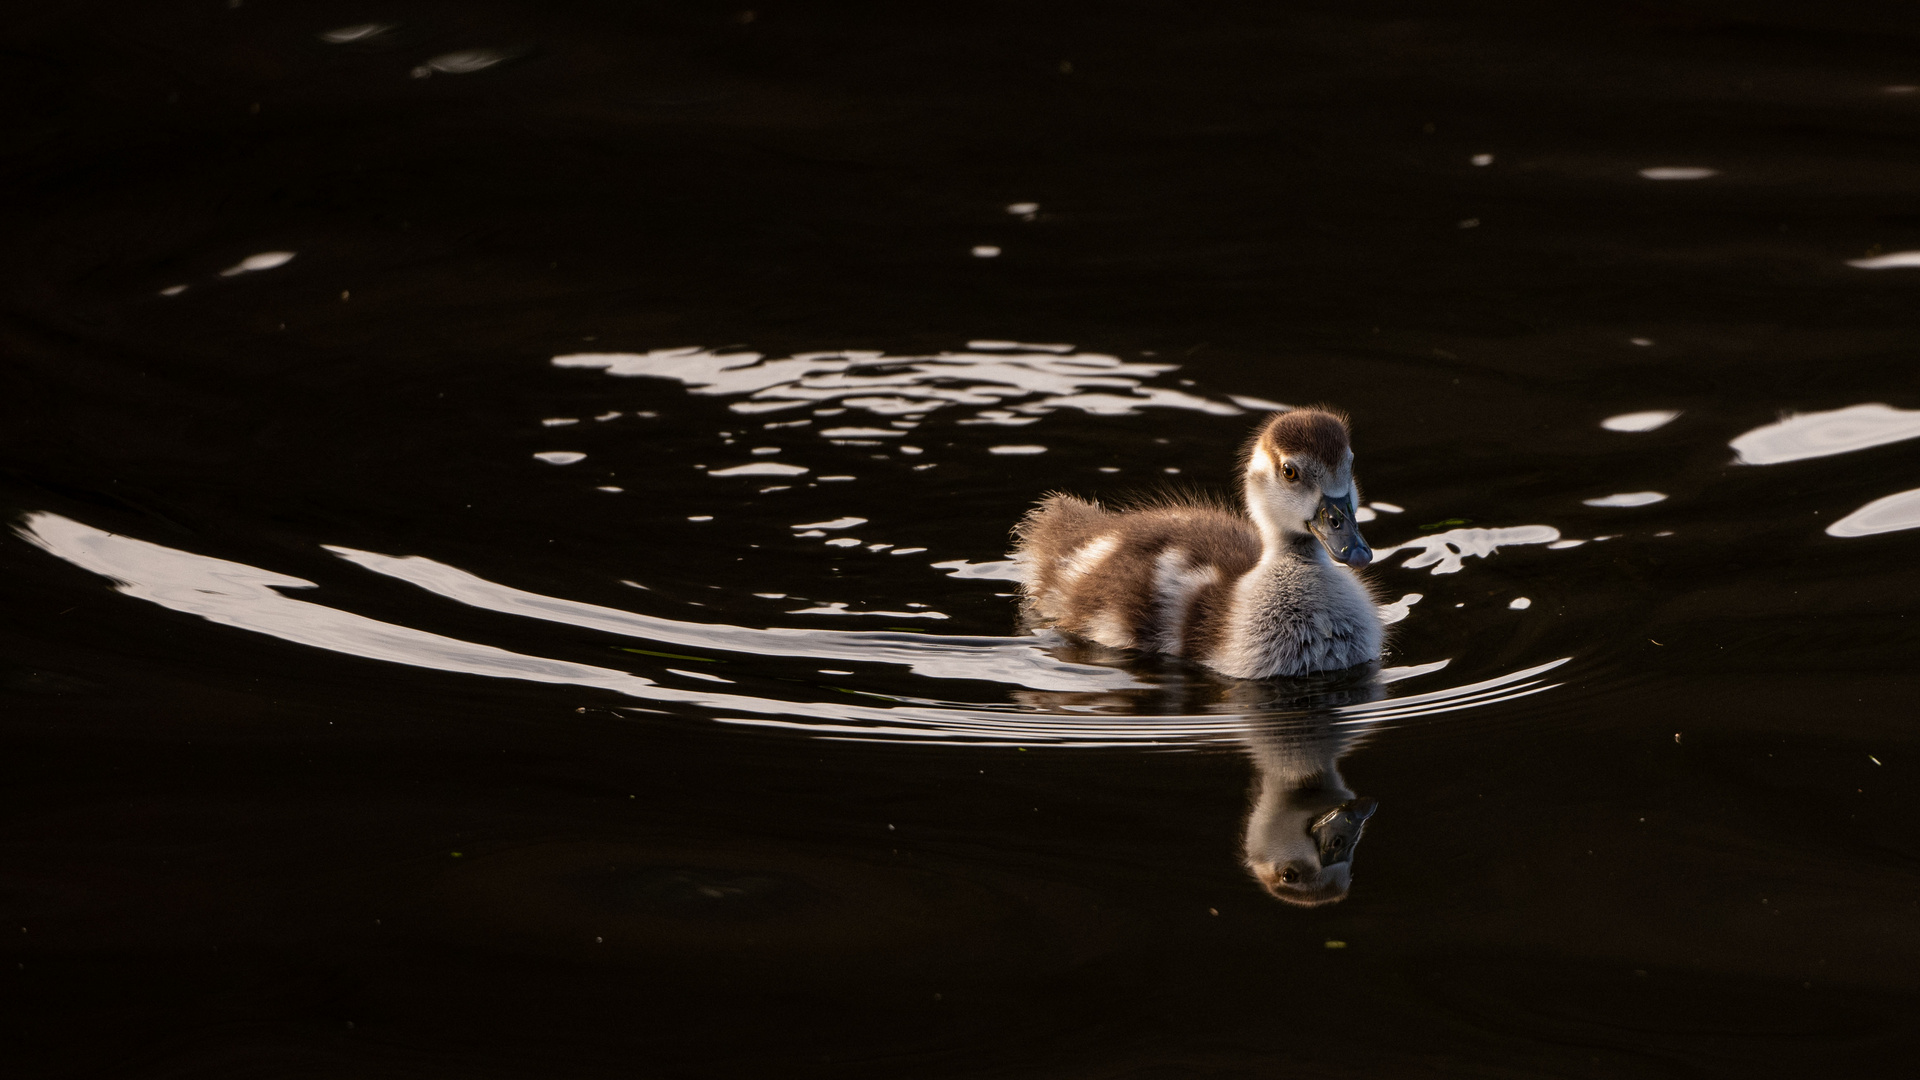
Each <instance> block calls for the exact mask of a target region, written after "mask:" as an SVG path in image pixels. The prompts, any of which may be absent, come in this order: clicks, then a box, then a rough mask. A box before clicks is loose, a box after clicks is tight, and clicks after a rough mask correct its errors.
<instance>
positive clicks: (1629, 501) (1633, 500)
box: [1580, 491, 1667, 507]
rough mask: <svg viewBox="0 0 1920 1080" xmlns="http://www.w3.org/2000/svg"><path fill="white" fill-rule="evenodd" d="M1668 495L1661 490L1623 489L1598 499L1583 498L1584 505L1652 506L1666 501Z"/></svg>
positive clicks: (1581, 503) (1582, 503) (1581, 502)
mask: <svg viewBox="0 0 1920 1080" xmlns="http://www.w3.org/2000/svg"><path fill="white" fill-rule="evenodd" d="M1666 501H1667V496H1666V494H1665V493H1663V492H1659V491H1623V492H1621V493H1620V494H1618V495H1602V496H1601V497H1600V498H1598V499H1581V500H1580V505H1582V506H1614V507H1618V506H1652V505H1653V504H1654V503H1657V502H1666Z"/></svg>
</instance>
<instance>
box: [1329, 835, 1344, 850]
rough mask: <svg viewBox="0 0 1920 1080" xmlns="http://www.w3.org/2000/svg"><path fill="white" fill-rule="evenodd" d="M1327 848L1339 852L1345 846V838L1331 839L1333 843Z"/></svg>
mask: <svg viewBox="0 0 1920 1080" xmlns="http://www.w3.org/2000/svg"><path fill="white" fill-rule="evenodd" d="M1327 846H1328V847H1330V848H1332V849H1333V850H1335V851H1339V850H1340V849H1341V848H1343V847H1346V846H1347V838H1346V837H1344V836H1336V837H1334V838H1333V842H1332V843H1330V844H1328V845H1327Z"/></svg>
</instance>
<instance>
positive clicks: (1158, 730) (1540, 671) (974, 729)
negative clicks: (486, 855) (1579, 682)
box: [17, 512, 1567, 749]
mask: <svg viewBox="0 0 1920 1080" xmlns="http://www.w3.org/2000/svg"><path fill="white" fill-rule="evenodd" d="M17 532H18V533H19V535H20V536H21V537H22V538H24V539H26V540H27V541H29V542H30V543H33V544H35V545H36V546H38V547H40V548H42V549H43V550H45V551H47V552H49V553H51V554H53V555H56V556H58V557H59V558H62V559H64V560H66V561H68V562H69V563H72V564H73V565H75V566H78V567H81V568H83V569H86V570H89V571H91V572H93V573H96V574H99V575H101V576H103V577H106V578H108V579H109V580H111V581H113V582H114V588H115V589H116V590H117V591H118V592H120V593H123V594H125V595H127V596H131V597H135V598H138V599H141V600H145V601H147V602H149V603H153V604H157V605H159V606H161V607H165V608H168V609H171V610H174V611H180V612H184V613H187V614H191V615H196V616H198V617H200V618H203V619H206V620H208V621H209V622H213V623H217V624H220V625H223V626H229V627H235V628H238V629H243V630H249V631H252V632H255V633H260V634H265V635H269V636H272V637H276V638H279V639H281V640H283V641H288V642H293V643H296V644H300V645H306V646H310V647H313V648H319V649H325V650H328V651H331V652H336V653H341V654H345V655H349V656H358V657H364V658H368V659H374V660H381V661H386V662H389V663H395V664H403V665H407V666H411V667H417V668H424V669H430V670H435V671H446V672H457V673H461V674H467V675H477V676H483V677H488V678H504V679H519V680H524V681H530V682H539V683H548V684H562V685H572V686H580V687H586V688H591V689H596V690H605V691H611V692H613V693H616V694H620V695H622V696H625V697H628V698H634V699H639V700H644V701H648V702H652V703H662V704H672V705H678V706H687V707H693V708H697V709H701V710H704V711H707V712H709V713H711V714H714V715H713V717H712V718H713V719H714V720H717V721H719V722H722V723H729V724H743V725H753V726H758V727H766V728H778V729H783V730H790V731H794V732H798V733H803V734H808V735H812V736H816V737H822V738H834V739H850V738H852V739H883V740H891V741H900V740H906V741H916V742H933V743H966V744H971V745H1002V746H1016V745H1017V746H1028V745H1033V746H1040V745H1055V746H1076V747H1095V746H1157V747H1162V748H1169V749H1179V748H1186V747H1192V746H1196V745H1201V744H1207V743H1217V742H1218V743H1224V742H1235V741H1237V740H1239V739H1241V738H1242V737H1243V736H1244V734H1245V731H1246V724H1247V722H1248V720H1249V719H1250V717H1253V716H1261V717H1271V716H1285V715H1289V714H1290V713H1291V714H1300V715H1304V714H1305V713H1304V711H1302V710H1298V709H1294V710H1287V709H1284V708H1283V709H1279V710H1274V709H1258V708H1255V709H1248V708H1242V707H1239V706H1235V705H1233V703H1232V702H1231V701H1228V702H1227V703H1226V704H1227V707H1226V708H1224V709H1223V710H1222V711H1221V712H1217V713H1199V714H1186V715H1145V716H1143V715H1137V714H1132V713H1131V712H1130V711H1129V710H1130V709H1132V708H1133V707H1134V706H1135V704H1136V703H1135V702H1133V701H1132V700H1131V699H1130V698H1129V696H1128V694H1129V692H1134V693H1149V694H1150V693H1151V691H1152V687H1150V686H1148V685H1146V684H1143V683H1141V682H1140V681H1139V680H1137V679H1135V678H1134V677H1133V676H1131V675H1129V674H1127V673H1126V672H1123V671H1120V670H1118V669H1115V668H1110V667H1104V666H1098V665H1092V664H1076V663H1069V662H1066V661H1062V660H1059V659H1056V658H1054V657H1053V656H1051V655H1050V654H1049V653H1048V652H1047V651H1046V649H1045V648H1043V645H1045V644H1046V643H1047V641H1046V639H1043V638H987V637H977V638H968V637H936V636H932V635H925V636H923V635H914V634H898V633H865V632H843V631H818V630H801V629H795V628H786V627H775V628H769V629H764V630H756V629H750V628H745V627H736V626H725V625H704V624H696V623H686V622H680V621H677V620H672V619H664V618H660V617H658V616H650V615H642V614H639V613H636V612H629V611H623V610H620V609H617V608H610V607H605V606H601V605H596V604H585V603H579V602H576V601H570V600H564V599H561V598H557V597H550V596H543V595H540V594H537V593H531V592H527V591H525V590H521V589H515V588H512V587H510V586H506V585H501V584H499V583H496V582H491V581H488V580H486V579H484V578H480V577H478V576H476V575H474V574H470V573H468V572H466V571H463V570H459V569H457V568H455V567H451V566H447V565H446V564H444V563H439V562H436V561H434V560H432V559H427V558H423V557H419V556H410V557H396V556H388V555H380V554H376V553H373V552H366V551H358V550H355V549H351V548H342V547H329V548H327V550H329V551H331V552H333V553H334V554H336V555H338V556H340V557H341V558H342V559H345V560H346V561H348V562H351V563H353V564H355V565H357V566H360V567H363V568H365V569H368V570H371V571H374V572H376V573H379V574H383V575H385V576H388V577H392V578H395V579H397V580H400V581H404V582H407V583H408V584H411V585H415V586H417V587H419V588H421V589H424V590H426V591H428V592H430V593H433V594H434V595H436V596H439V597H442V598H444V599H448V600H453V601H456V602H459V603H462V604H465V605H468V606H470V607H476V608H481V609H484V610H488V611H493V612H496V613H500V614H503V615H511V616H520V617H526V618H533V619H539V620H543V621H548V622H556V623H563V624H566V625H568V626H573V627H578V628H583V629H589V630H595V631H599V632H603V633H607V634H609V635H613V636H617V637H620V638H630V639H639V640H643V641H648V642H653V643H660V644H668V645H674V646H679V647H683V648H684V647H692V648H702V649H709V650H713V651H719V652H730V653H746V654H750V655H753V656H757V657H792V658H804V659H811V660H820V659H832V660H837V661H842V662H850V663H883V664H899V665H904V666H905V667H907V668H908V669H909V670H911V671H912V672H914V673H915V674H916V675H921V676H924V677H930V678H936V679H970V680H985V681H991V682H996V683H1001V684H1004V685H1010V686H1014V687H1025V688H1027V690H1025V691H1019V692H1016V700H1014V701H1012V702H1009V703H1007V704H1004V705H988V706H982V705H978V704H963V703H954V702H944V701H940V700H937V699H917V698H906V697H903V696H900V695H897V694H871V695H869V696H871V697H872V698H873V699H874V700H876V701H878V700H889V701H892V702H894V704H892V705H888V706H880V705H865V704H854V703H848V702H845V701H844V700H841V701H805V700H776V699H770V698H762V697H757V696H753V695H750V694H740V693H731V692H724V691H719V690H710V689H687V688H679V687H673V686H666V685H662V684H660V683H659V682H656V681H654V680H653V679H649V678H646V677H643V676H640V675H636V674H633V673H631V672H626V671H620V670H617V669H613V668H607V667H600V666H596V665H590V664H581V663H576V662H573V661H567V660H557V659H550V658H547V657H540V656H531V655H528V654H525V653H518V652H513V651H511V650H507V649H502V648H498V647H495V646H491V645H485V644H481V643H479V642H473V641H466V640H463V639H459V638H453V637H448V636H445V635H441V634H434V633H429V632H427V631H423V630H417V629H414V628H412V627H407V626H400V625H395V624H393V623H387V622H382V621H380V620H377V619H372V618H369V617H367V616H363V615H356V614H353V613H351V612H347V611H342V610H340V609H337V608H333V607H328V606H326V605H324V604H318V603H314V602H312V601H308V600H304V599H295V598H293V597H290V596H287V595H285V594H284V593H283V592H282V591H281V590H284V589H298V590H306V589H313V588H317V585H316V584H315V583H314V582H311V581H307V580H305V579H303V578H297V577H292V576H290V575H286V574H279V573H275V572H273V571H269V570H263V569H260V568H257V567H253V566H248V565H246V564H244V563H237V562H232V561H229V560H225V559H215V558H210V557H208V556H204V555H196V554H193V553H191V552H185V551H180V550H178V549H175V548H170V547H166V546H164V545H161V544H155V543H151V542H149V541H144V540H137V539H134V538H132V537H127V536H121V535H117V534H114V533H108V532H105V531H103V530H100V529H96V528H93V527H91V526H88V525H85V524H83V523H81V522H77V521H74V520H72V519H70V518H66V517H63V516H61V515H58V514H53V513H46V512H39V513H33V514H29V515H27V516H26V518H25V520H24V521H23V522H22V524H21V525H20V526H18V528H17ZM1566 662H1567V658H1561V659H1557V660H1553V661H1550V662H1548V663H1545V664H1540V665H1535V666H1533V667H1530V668H1527V669H1524V670H1521V671H1516V672H1511V673H1508V674H1506V675H1502V676H1499V677H1497V678H1493V679H1487V680H1482V681H1480V682H1476V683H1472V684H1469V685H1466V686H1458V687H1449V688H1444V689H1439V690H1433V691H1428V692H1424V693H1416V694H1411V695H1407V696H1401V697H1394V698H1388V699H1385V700H1377V701H1365V702H1360V703H1356V704H1351V705H1344V706H1340V707H1337V708H1335V709H1333V710H1331V712H1332V714H1333V716H1334V717H1335V718H1336V719H1335V721H1334V722H1336V723H1346V724H1380V723H1384V722H1390V721H1396V720H1405V719H1410V718H1414V717H1420V716H1427V715H1432V714H1434V713H1440V712H1448V711H1454V710H1459V709H1464V708H1473V707H1479V706H1485V705H1491V704H1495V703H1498V702H1504V701H1511V700H1514V699H1517V698H1521V697H1526V696H1529V695H1532V694H1536V693H1539V692H1541V691H1543V690H1547V689H1551V688H1553V687H1554V686H1556V685H1558V684H1557V683H1551V682H1548V681H1545V680H1544V679H1543V678H1541V676H1543V675H1545V674H1546V673H1547V672H1549V671H1551V670H1553V669H1555V668H1558V667H1559V666H1561V665H1562V664H1565V663H1566ZM1446 664H1447V661H1445V660H1440V661H1434V662H1431V663H1428V664H1424V665H1418V666H1414V667H1403V668H1390V669H1388V670H1386V671H1384V672H1382V673H1381V676H1380V682H1381V683H1383V684H1386V685H1389V686H1390V685H1392V684H1395V683H1398V682H1401V681H1405V680H1409V679H1413V678H1416V677H1420V676H1426V675H1431V674H1434V673H1436V672H1438V671H1440V670H1442V669H1443V668H1444V667H1445V666H1446ZM661 674H679V675H682V676H683V677H688V678H692V679H694V680H695V681H699V682H710V681H713V680H712V678H711V677H710V676H707V675H705V674H689V673H683V672H679V671H678V669H674V668H667V667H664V666H663V668H662V670H661ZM1230 685H1231V686H1232V687H1233V689H1234V691H1235V692H1238V688H1241V687H1252V688H1254V689H1255V690H1259V689H1260V688H1261V687H1262V686H1263V684H1253V683H1241V684H1230ZM1033 691H1039V692H1040V694H1041V695H1042V697H1040V698H1037V699H1036V698H1028V700H1027V701H1024V702H1023V701H1021V700H1019V696H1020V695H1021V694H1031V693H1032V692H1033ZM862 693H865V692H862ZM1048 695H1051V697H1049V696H1048ZM1035 701H1038V702H1039V704H1038V705H1036V704H1035ZM1049 702H1051V704H1049ZM1317 711H1319V712H1321V713H1323V714H1324V713H1325V712H1326V710H1317Z"/></svg>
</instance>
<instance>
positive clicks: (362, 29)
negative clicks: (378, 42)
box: [320, 23, 393, 45]
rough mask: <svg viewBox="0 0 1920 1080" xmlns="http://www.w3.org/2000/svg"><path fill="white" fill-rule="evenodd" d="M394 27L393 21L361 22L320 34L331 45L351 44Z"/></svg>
mask: <svg viewBox="0 0 1920 1080" xmlns="http://www.w3.org/2000/svg"><path fill="white" fill-rule="evenodd" d="M391 29H393V24H392V23H360V24H358V25H355V26H342V27H340V28H339V29H337V30H328V31H327V32H325V33H323V34H321V35H320V40H321V41H324V42H326V43H327V44H329V45H350V44H352V43H353V42H356V41H370V40H372V39H374V38H377V37H379V36H380V35H382V34H384V33H386V32H387V31H389V30H391Z"/></svg>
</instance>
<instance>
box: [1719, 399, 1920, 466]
mask: <svg viewBox="0 0 1920 1080" xmlns="http://www.w3.org/2000/svg"><path fill="white" fill-rule="evenodd" d="M1915 437H1920V409H1896V408H1893V407H1891V406H1888V405H1882V404H1879V403H1878V402H1875V403H1873V404H1868V405H1851V406H1848V407H1847V408H1844V409H1831V410H1828V411H1826V412H1814V413H1798V414H1790V415H1788V416H1786V417H1784V418H1782V419H1780V420H1778V421H1775V422H1774V423H1771V424H1767V425H1765V426H1763V427H1757V428H1754V429H1753V430H1752V431H1749V432H1747V433H1746V434H1744V435H1741V436H1740V437H1739V438H1737V439H1734V440H1733V441H1732V442H1730V443H1728V444H1727V445H1728V446H1731V447H1733V450H1734V453H1735V455H1737V456H1736V457H1735V458H1734V460H1735V461H1736V462H1737V463H1739V464H1741V465H1778V464H1780V463H1782V462H1787V461H1804V460H1806V459H1808V458H1818V457H1828V456H1830V455H1833V454H1846V453H1851V452H1852V451H1855V450H1865V449H1868V448H1870V447H1874V446H1884V445H1885V444H1887V443H1893V442H1900V441H1902V440H1904V439H1911V438H1915Z"/></svg>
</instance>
